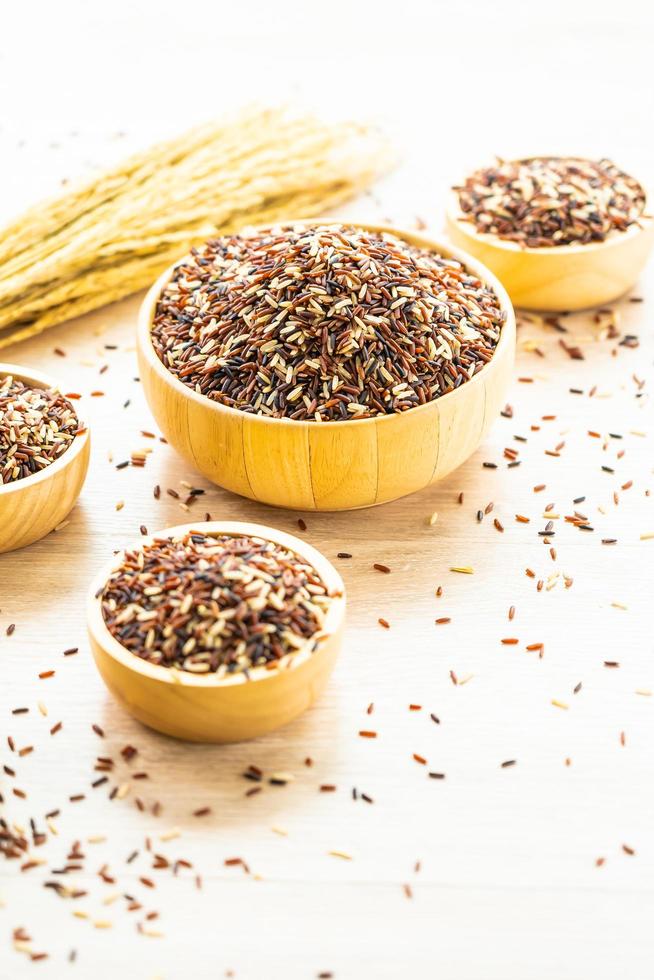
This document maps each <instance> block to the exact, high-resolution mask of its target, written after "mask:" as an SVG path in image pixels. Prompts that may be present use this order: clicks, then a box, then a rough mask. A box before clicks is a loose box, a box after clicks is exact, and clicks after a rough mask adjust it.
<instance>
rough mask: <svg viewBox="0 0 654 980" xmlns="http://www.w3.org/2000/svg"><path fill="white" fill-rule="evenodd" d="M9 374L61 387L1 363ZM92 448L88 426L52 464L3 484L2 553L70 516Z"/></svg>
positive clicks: (0, 503)
mask: <svg viewBox="0 0 654 980" xmlns="http://www.w3.org/2000/svg"><path fill="white" fill-rule="evenodd" d="M8 374H11V375H13V377H15V378H17V379H18V380H20V381H24V382H25V384H29V385H33V386H38V387H41V388H57V389H59V386H58V385H57V384H56V382H54V381H53V380H52V379H51V378H48V377H46V375H44V374H41V373H40V372H38V371H33V370H32V369H31V368H30V369H27V368H23V367H19V366H18V365H17V364H0V377H2V378H4V377H6V376H7V375H8ZM90 448H91V443H90V438H89V432H88V429H87V430H86V431H85V432H82V433H80V435H78V436H75V438H74V439H73V442H72V444H71V445H70V447H69V448H68V449H67V450H66V452H65V453H63V454H62V455H61V456H60V457H59V459H57V460H55V462H54V463H51V464H50V466H46V467H45V468H44V469H42V470H39V472H38V473H33V474H32V475H31V476H26V477H24V479H22V480H16V481H15V482H13V483H5V484H0V553H2V552H5V551H15V549H16V548H24V547H25V546H26V545H28V544H33V542H34V541H38V540H39V539H40V538H44V537H45V535H46V534H49V533H50V531H52V530H53V529H54V528H55V527H57V525H58V524H60V523H61V522H62V521H63V520H64V518H65V517H67V515H68V514H69V513H70V511H71V510H72V508H73V506H74V504H75V501H76V500H77V498H78V497H79V495H80V491H81V489H82V486H83V485H84V480H85V478H86V471H87V470H88V466H89V453H90Z"/></svg>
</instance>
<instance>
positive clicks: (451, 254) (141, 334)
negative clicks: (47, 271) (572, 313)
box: [137, 218, 516, 431]
mask: <svg viewBox="0 0 654 980" xmlns="http://www.w3.org/2000/svg"><path fill="white" fill-rule="evenodd" d="M291 224H292V225H314V224H325V225H351V226H353V227H355V228H360V229H362V230H363V231H373V232H388V233H389V234H391V235H395V236H396V237H397V238H401V239H404V240H405V241H408V242H409V244H414V245H418V246H419V247H421V248H425V249H429V250H430V251H435V252H438V253H439V254H440V255H442V256H444V257H445V258H451V259H454V260H455V261H457V262H461V264H462V265H463V266H464V267H465V268H466V269H468V270H469V271H470V272H473V273H474V274H475V275H476V276H477V277H478V278H479V279H481V280H482V282H484V283H485V285H487V286H489V287H490V288H491V289H492V290H493V292H494V293H495V294H496V296H497V298H498V299H499V301H500V309H501V310H502V312H503V313H506V320H505V321H504V323H503V325H502V329H501V331H500V339H499V341H498V343H497V347H496V348H495V350H494V351H493V356H492V358H491V359H490V361H489V362H488V363H487V364H486V365H484V367H483V369H482V370H481V371H479V372H478V373H477V374H475V375H474V376H473V378H472V380H471V381H466V382H465V383H464V384H462V385H460V386H459V387H458V388H455V389H454V390H453V391H448V392H447V393H446V394H444V395H441V396H440V397H439V398H434V399H433V400H432V401H430V402H426V403H425V404H424V405H416V406H415V407H414V408H409V409H407V411H406V412H393V413H390V414H388V415H375V416H373V417H372V418H367V419H341V420H337V419H334V420H331V421H328V422H314V421H308V420H306V419H286V418H281V419H277V418H269V417H268V416H265V415H256V414H254V413H250V412H243V411H242V410H241V409H238V408H231V407H230V406H229V405H222V404H221V403H220V402H215V401H212V399H210V398H207V397H206V395H199V394H198V393H197V392H196V391H194V390H193V389H192V388H189V387H188V386H187V385H185V384H184V382H183V381H180V379H179V378H178V377H177V376H176V375H174V374H173V373H172V371H169V370H168V369H167V368H166V367H165V366H164V364H163V363H162V361H161V360H160V359H159V357H158V355H157V353H156V351H155V349H154V346H153V344H152V339H151V327H152V321H153V319H154V312H155V309H156V305H157V301H158V299H159V296H160V294H161V291H162V289H163V288H164V286H165V285H166V284H167V283H168V281H169V280H170V278H171V276H172V274H173V272H174V270H175V269H176V268H177V266H178V265H180V264H181V263H182V262H184V261H185V260H186V258H187V255H188V253H187V255H185V256H183V257H182V258H180V259H178V260H177V261H176V262H174V263H173V264H172V265H171V266H169V267H168V268H167V269H166V270H165V272H163V273H162V274H161V275H160V276H159V278H158V279H157V280H156V282H155V283H154V284H153V285H152V286H151V287H150V289H149V290H148V292H147V294H146V296H145V298H144V300H143V302H142V304H141V307H140V310H139V314H138V325H137V344H138V347H139V349H140V351H141V353H142V354H143V355H144V356H145V357H146V358H147V361H148V364H149V365H150V367H151V368H152V369H153V370H154V371H155V372H156V374H157V375H158V376H159V378H160V380H162V381H163V382H164V384H167V385H169V386H170V387H171V388H172V389H173V391H175V392H177V393H178V394H179V395H182V396H183V397H185V398H190V399H191V400H192V401H194V402H195V403H196V404H198V405H200V406H202V407H204V408H205V409H207V410H209V411H214V412H216V413H217V414H219V415H220V414H226V415H227V416H228V417H230V416H233V417H236V418H239V419H246V420H247V421H248V423H252V424H259V425H284V426H293V427H295V428H306V427H309V429H310V430H311V429H314V428H315V429H316V430H317V431H322V430H323V429H326V428H330V427H333V426H337V427H338V428H339V429H340V428H342V426H343V425H347V427H348V430H349V428H350V427H351V426H363V425H390V424H391V423H392V422H394V421H395V420H396V419H398V418H399V419H402V418H404V417H406V416H409V415H411V416H413V415H415V414H416V413H417V412H423V413H424V412H428V411H431V412H436V411H438V403H439V402H442V401H443V399H445V398H448V399H450V400H452V399H454V398H455V397H457V396H458V397H459V398H462V397H465V395H464V392H465V391H466V389H469V388H470V386H471V385H474V384H479V382H480V379H483V378H486V379H488V372H489V371H495V370H497V362H498V361H500V360H501V359H502V357H503V355H504V354H505V353H506V352H507V349H508V348H509V347H510V346H512V345H513V343H514V338H515V330H516V325H515V312H514V309H513V305H512V303H511V300H510V298H509V294H508V293H507V291H506V289H505V288H504V286H503V285H502V283H501V282H500V280H499V279H498V278H497V277H496V276H495V275H494V274H493V273H492V272H491V271H490V269H488V268H487V267H486V266H485V265H484V264H483V263H482V262H480V261H479V260H478V259H476V258H474V257H473V256H472V255H468V253H467V252H465V251H463V250H462V249H459V248H456V247H454V246H453V245H450V244H449V243H446V242H440V241H438V240H437V239H434V238H431V237H429V236H427V235H423V234H421V233H420V232H414V231H405V230H403V229H400V228H397V227H395V226H394V225H383V224H381V225H380V224H375V223H374V222H367V221H355V220H350V219H347V218H343V219H335V218H313V219H297V220H294V219H292V218H289V219H286V220H284V221H277V222H275V223H274V224H267V225H263V226H258V229H256V228H255V229H254V230H265V229H266V228H276V227H278V226H283V225H291Z"/></svg>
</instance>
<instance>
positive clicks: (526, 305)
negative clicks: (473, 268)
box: [446, 191, 654, 311]
mask: <svg viewBox="0 0 654 980" xmlns="http://www.w3.org/2000/svg"><path fill="white" fill-rule="evenodd" d="M648 204H649V196H648V198H647V199H646V201H645V213H647V208H648ZM446 226H447V232H448V235H449V237H450V239H451V240H452V241H453V242H454V244H455V245H457V246H459V248H462V249H465V250H466V251H467V252H470V254H471V255H474V256H475V257H476V258H478V259H479V261H480V262H483V263H484V265H486V266H488V268H489V269H491V270H492V271H493V272H494V273H495V275H496V276H497V277H498V279H500V281H501V282H502V283H503V284H504V286H505V287H506V289H507V291H508V293H509V296H510V297H511V300H512V302H513V303H514V305H515V306H519V307H522V308H523V309H525V310H542V311H563V310H584V309H587V308H588V307H591V306H604V305H605V304H606V303H611V302H613V300H615V299H618V297H620V296H622V295H623V294H624V293H626V292H627V291H628V290H630V289H631V288H632V287H633V286H634V285H635V283H636V282H637V280H638V277H639V276H640V274H641V272H642V271H643V269H644V267H645V263H646V262H647V259H648V257H649V254H650V252H651V250H652V246H653V245H654V219H652V218H650V217H644V218H642V219H641V224H640V225H632V226H631V227H630V228H628V229H627V230H626V231H620V232H619V231H616V232H614V233H613V234H612V235H609V237H608V238H607V239H606V241H603V242H592V243H590V244H588V245H558V246H552V247H544V248H525V247H523V246H522V245H519V244H518V243H517V242H508V241H504V240H503V239H502V238H498V236H497V235H489V234H484V233H483V232H480V231H477V229H476V228H475V226H474V224H473V223H472V222H471V221H466V220H465V216H464V214H463V212H462V211H461V208H460V206H459V197H458V194H457V193H456V191H452V193H451V194H450V196H449V198H448V204H447V210H446Z"/></svg>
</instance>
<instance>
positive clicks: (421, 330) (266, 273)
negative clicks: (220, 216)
mask: <svg viewBox="0 0 654 980" xmlns="http://www.w3.org/2000/svg"><path fill="white" fill-rule="evenodd" d="M505 318H506V312H505V311H504V310H502V308H501V303H500V300H499V298H498V297H497V296H496V295H495V293H494V292H493V290H492V289H491V288H490V287H488V286H487V285H485V284H484V283H483V282H482V281H481V280H480V279H478V278H477V276H476V275H475V274H473V273H472V272H470V271H469V270H467V269H466V268H465V267H464V266H463V265H462V264H461V263H460V262H457V261H455V260H454V259H450V258H446V257H443V256H441V255H438V254H436V253H435V252H431V251H428V250H427V249H423V248H419V247H417V246H415V245H411V244H409V243H407V242H405V241H403V240H401V239H400V238H397V237H395V236H394V235H391V234H387V233H381V232H375V231H365V230H363V229H361V228H355V227H352V226H347V225H308V226H306V225H288V226H283V227H278V228H272V229H269V230H266V231H259V232H252V233H251V234H242V235H231V236H225V237H222V238H216V239H213V240H211V241H209V242H207V243H206V244H205V245H203V246H201V247H199V248H196V249H194V250H193V252H192V254H191V255H190V257H189V258H188V259H186V260H185V261H184V262H182V263H181V264H180V265H179V266H178V267H177V268H176V269H175V271H174V273H173V276H172V279H171V281H170V282H169V283H168V285H167V286H165V287H164V289H163V291H162V293H161V296H160V299H159V302H158V304H157V308H156V313H155V317H154V323H153V326H152V343H153V346H154V349H155V351H156V353H157V355H158V357H159V358H160V360H161V361H162V362H163V364H164V365H165V367H166V368H167V369H168V370H169V371H170V372H171V373H172V374H174V375H176V376H177V377H178V378H179V379H180V380H181V381H182V382H183V383H184V384H185V385H187V386H188V387H189V388H192V389H193V390H194V391H196V392H197V393H198V394H201V395H205V396H206V397H207V398H210V399H212V400H213V401H216V402H219V403H221V404H222V405H226V406H229V407H230V408H236V409H239V410H241V411H244V412H249V413H255V414H258V415H265V416H269V417H272V418H286V419H297V420H303V421H316V422H326V421H347V420H356V419H364V418H369V417H372V416H380V415H388V414H393V413H396V412H405V411H407V410H408V409H411V408H415V407H416V406H419V405H423V404H425V403H427V402H430V401H433V400H434V399H436V398H439V397H440V396H442V395H445V394H447V393H448V392H449V391H451V390H453V389H454V388H458V387H459V385H461V384H463V383H464V382H466V381H469V380H470V379H471V378H472V377H474V376H475V375H476V374H477V373H478V372H479V371H480V370H482V368H483V367H484V365H485V364H487V363H488V362H489V361H490V360H491V358H492V356H493V352H494V350H495V347H496V346H497V343H498V341H499V338H500V333H501V329H502V324H503V322H504V320H505Z"/></svg>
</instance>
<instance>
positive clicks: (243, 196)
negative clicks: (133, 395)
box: [0, 108, 393, 348]
mask: <svg viewBox="0 0 654 980" xmlns="http://www.w3.org/2000/svg"><path fill="white" fill-rule="evenodd" d="M392 159H393V158H392V154H391V152H390V150H389V147H388V145H387V143H386V142H385V140H384V139H383V138H382V137H381V136H380V135H378V134H377V133H375V132H374V131H373V130H371V129H369V128H367V127H364V126H360V125H357V124H355V123H338V124H325V123H321V122H320V121H318V120H317V119H315V118H314V117H313V116H309V115H298V114H295V113H292V112H290V111H289V110H286V109H261V108H250V109H247V110H245V111H243V112H241V113H240V114H238V115H237V116H234V117H232V118H231V119H227V120H224V121H221V122H213V123H207V124H205V125H203V126H199V127H197V128H195V129H193V130H191V131H190V132H188V133H185V134H184V135H182V136H180V137H178V138H177V139H173V140H169V141H168V142H165V143H160V144H158V145H156V146H153V147H151V148H150V149H148V150H145V151H143V152H141V153H137V154H135V155H134V156H132V157H131V158H130V159H129V160H126V161H124V162H123V163H121V164H120V165H118V166H117V167H115V168H113V169H112V170H109V171H107V172H106V173H103V174H101V175H99V176H95V177H93V178H90V179H86V180H84V181H81V182H80V183H79V184H77V185H76V186H74V187H72V188H71V189H70V190H68V191H66V192H65V193H63V194H60V195H58V196H57V197H55V198H53V199H52V200H50V201H46V202H42V203H40V204H38V205H36V206H34V207H32V208H30V209H29V210H28V211H27V212H26V213H24V214H23V215H21V216H20V217H19V218H17V219H16V220H15V221H13V222H12V223H10V224H9V225H8V226H7V227H5V228H4V229H3V230H2V232H0V348H1V347H6V346H8V345H9V344H12V343H16V342H17V341H19V340H24V339H26V338H27V337H31V336H33V335H34V334H37V333H40V332H41V331H42V330H45V329H46V328H47V327H51V326H54V325H55V324H57V323H61V322H62V321H63V320H67V319H70V318H71V317H73V316H79V315H80V314H82V313H87V312H89V311H90V310H94V309H97V308H98V307H99V306H103V305H104V304H106V303H110V302H113V301H114V300H117V299H121V298H122V297H123V296H127V295H128V294H129V293H133V292H136V291H137V290H139V289H142V288H143V287H145V286H147V285H149V284H150V283H151V282H152V281H153V279H154V278H155V277H156V276H157V275H158V274H159V273H160V272H162V271H163V270H164V269H165V268H166V266H168V265H170V264H171V263H172V262H174V261H175V260H176V259H177V258H179V257H181V256H182V255H183V254H184V253H185V252H186V251H188V249H189V248H190V247H191V246H192V245H193V244H197V243H198V242H201V241H203V240H204V239H206V238H209V237H211V236H212V235H215V234H216V233H227V232H233V231H237V230H238V229H239V228H241V227H243V226H245V225H251V224H262V223H266V222H268V221H277V220H279V219H282V218H300V217H310V216H311V215H316V214H320V213H322V212H324V211H325V210H326V209H328V208H329V207H333V206H334V205H336V204H339V203H341V202H342V201H345V200H347V199H348V198H350V197H353V196H354V195H355V194H357V193H358V192H359V191H361V190H363V189H364V188H365V187H367V186H368V185H369V184H370V183H371V182H372V181H373V180H374V179H375V178H376V177H377V176H379V175H380V173H382V172H383V171H385V170H387V169H388V168H389V166H390V165H391V163H392Z"/></svg>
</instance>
